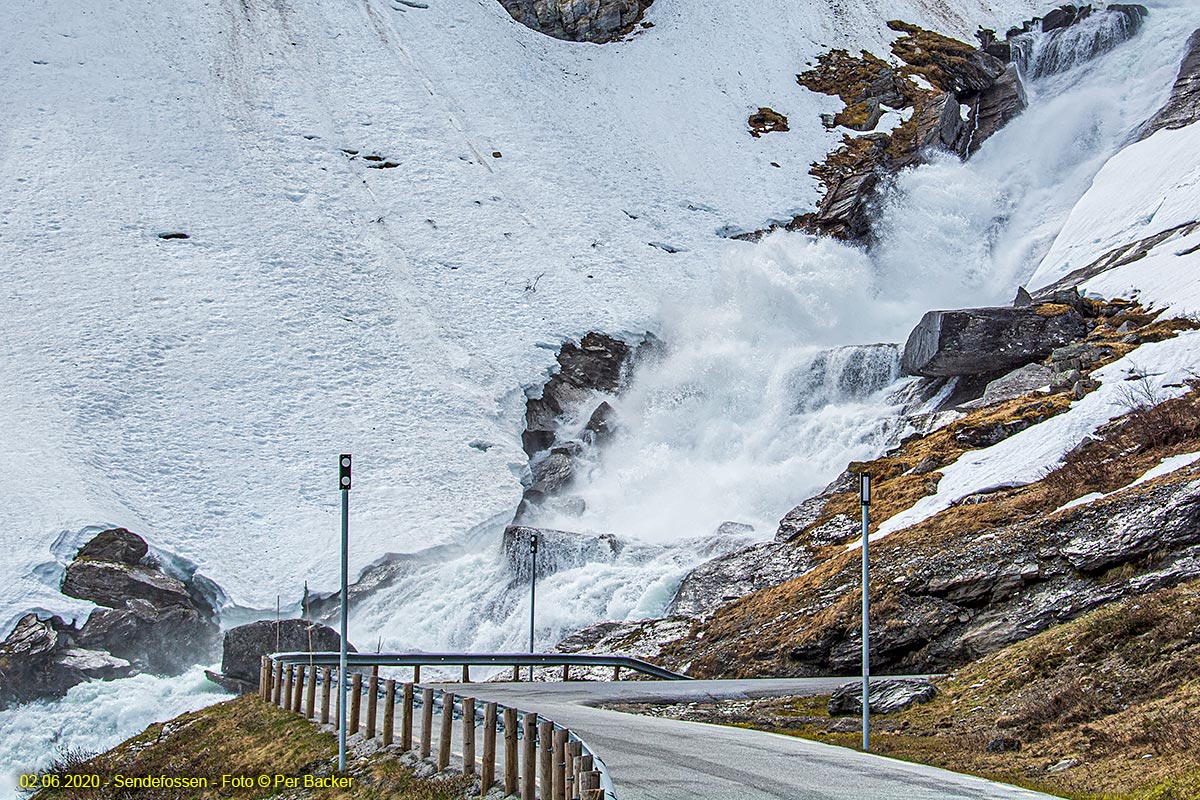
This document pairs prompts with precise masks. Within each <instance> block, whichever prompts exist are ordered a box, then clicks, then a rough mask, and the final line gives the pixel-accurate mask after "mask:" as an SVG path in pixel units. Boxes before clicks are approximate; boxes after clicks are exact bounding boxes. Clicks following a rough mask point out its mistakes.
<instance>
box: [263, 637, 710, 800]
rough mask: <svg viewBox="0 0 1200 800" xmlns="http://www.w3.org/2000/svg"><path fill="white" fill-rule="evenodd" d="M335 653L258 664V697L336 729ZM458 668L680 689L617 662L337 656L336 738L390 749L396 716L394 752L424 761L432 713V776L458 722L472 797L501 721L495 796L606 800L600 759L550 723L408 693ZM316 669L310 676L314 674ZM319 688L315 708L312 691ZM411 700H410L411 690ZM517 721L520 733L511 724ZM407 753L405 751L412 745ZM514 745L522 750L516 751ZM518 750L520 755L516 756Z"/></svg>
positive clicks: (490, 774)
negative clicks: (589, 671)
mask: <svg viewBox="0 0 1200 800" xmlns="http://www.w3.org/2000/svg"><path fill="white" fill-rule="evenodd" d="M338 658H339V654H338V653H305V652H296V653H275V654H273V655H270V656H263V659H262V666H261V671H260V674H259V696H260V697H262V698H263V700H264V701H266V702H269V703H272V704H274V705H276V706H279V707H280V708H284V709H286V710H289V711H293V712H295V713H298V714H302V715H303V716H305V717H306V718H308V719H313V720H319V721H320V723H321V724H329V723H330V722H331V721H332V722H333V724H334V725H335V726H336V725H337V720H338V719H339V718H340V712H337V713H334V714H333V715H331V714H330V702H331V699H332V697H331V695H332V694H333V693H331V691H330V689H331V686H333V685H335V683H336V681H337V677H336V674H337V669H336V668H337V665H338ZM425 665H429V666H434V665H437V666H444V665H461V666H462V668H463V682H464V683H469V682H470V667H471V666H512V667H513V674H514V677H515V676H516V675H517V674H518V670H519V668H520V667H524V666H558V665H562V667H563V679H564V680H568V679H569V667H571V666H591V667H596V666H599V667H612V668H613V672H614V678H616V679H619V677H620V670H621V669H630V670H633V671H635V672H640V673H642V674H645V675H649V676H651V677H655V678H660V679H663V680H688V678H687V676H684V675H680V674H678V673H675V672H671V671H670V670H666V669H663V668H662V667H658V666H655V665H654V664H651V663H649V662H646V661H642V660H640V659H636V658H630V657H627V656H597V655H583V654H569V653H534V654H530V653H483V654H480V653H470V654H465V653H351V654H348V655H347V668H348V669H347V673H348V674H347V675H346V676H344V678H343V679H345V680H347V681H348V702H349V708H348V709H347V712H348V713H347V720H346V733H347V734H348V735H354V734H356V733H358V732H359V730H360V729H361V730H363V735H364V736H365V738H367V739H372V738H374V737H375V736H376V734H377V733H379V734H380V735H381V738H382V743H383V746H384V747H387V746H390V745H392V744H393V742H394V740H395V733H396V731H395V712H396V707H397V705H398V706H399V707H400V748H401V750H404V751H409V750H419V753H420V756H421V757H422V758H429V757H430V754H431V752H432V748H433V728H434V717H435V713H436V714H437V716H438V718H439V719H440V725H439V730H438V750H437V761H436V764H437V768H438V769H439V770H443V769H445V768H446V767H447V766H448V765H449V762H450V750H451V746H452V744H453V736H454V721H455V720H456V719H457V720H461V721H462V725H461V727H462V734H461V738H462V751H463V773H464V774H466V775H474V774H475V767H476V762H477V761H478V762H479V767H480V771H479V775H480V786H481V794H486V792H487V790H488V789H489V788H491V787H492V785H494V784H495V783H496V782H497V781H496V764H497V758H496V756H497V753H496V735H497V729H498V723H499V722H500V721H501V720H502V721H503V733H504V775H503V781H502V786H503V788H504V791H505V794H508V795H513V796H517V795H519V796H520V797H521V798H522V800H537V799H538V798H541V800H616V797H617V794H616V790H615V788H614V786H613V782H612V778H611V776H610V775H609V773H608V769H607V767H606V766H605V764H604V761H603V759H601V758H600V756H599V755H598V754H597V753H596V752H595V751H594V750H593V749H592V748H591V747H589V746H588V744H587V743H586V742H585V741H583V739H581V738H580V737H579V736H578V735H577V734H575V733H574V732H572V731H570V730H568V729H566V728H565V727H563V726H561V725H558V724H556V723H554V722H553V721H552V720H548V719H544V718H542V719H539V717H538V715H537V714H536V713H534V712H531V711H521V710H519V709H516V708H510V707H506V706H503V705H501V704H498V703H493V702H487V703H484V704H483V707H482V708H477V707H476V703H475V698H473V697H456V696H455V694H454V693H453V692H450V691H446V690H442V689H437V688H434V687H429V686H418V684H419V683H420V668H421V667H422V666H425ZM381 666H382V667H412V668H413V672H414V675H413V680H412V681H411V682H404V683H400V684H399V689H400V692H399V699H397V685H398V684H397V681H396V680H395V679H392V678H388V679H385V680H383V681H381V680H380V677H379V668H380V667H381ZM364 667H370V668H371V672H370V674H369V676H367V686H366V687H365V688H366V692H365V694H366V697H367V709H366V720H365V725H363V724H362V723H363V720H362V699H363V695H364V692H363V689H364V686H363V677H364V673H363V672H361V671H351V670H353V669H354V668H358V669H361V668H364ZM318 668H320V673H319V675H318ZM318 686H320V687H321V692H320V705H319V706H318V705H317V703H318V699H317V687H318ZM418 688H419V689H420V690H421V692H420V695H419V696H418V695H417V691H416V690H417V689H418ZM381 699H382V700H383V721H382V722H383V724H382V727H380V726H378V725H377V723H378V721H379V701H380V700H381ZM417 708H419V709H420V711H421V724H420V728H419V730H420V740H419V742H416V743H414V738H413V733H414V728H415V724H414V722H415V711H416V709H417ZM518 715H520V722H521V724H520V725H518V724H517V722H518ZM480 727H482V729H483V753H482V757H481V758H479V759H477V758H476V756H475V752H476V750H475V744H476V729H477V728H480ZM414 744H415V746H414ZM522 745H523V746H522ZM518 750H520V753H521V755H519V756H518Z"/></svg>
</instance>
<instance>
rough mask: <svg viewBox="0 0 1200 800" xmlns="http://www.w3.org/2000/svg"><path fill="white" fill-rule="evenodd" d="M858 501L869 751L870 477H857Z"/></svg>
mask: <svg viewBox="0 0 1200 800" xmlns="http://www.w3.org/2000/svg"><path fill="white" fill-rule="evenodd" d="M858 499H859V502H860V503H861V505H862V748H863V751H864V752H866V751H869V750H870V749H871V630H870V626H869V622H870V616H871V598H870V592H869V591H868V590H867V575H868V567H867V564H868V560H867V545H868V538H867V527H868V523H869V516H870V515H869V509H870V507H871V476H870V475H868V474H867V473H865V472H863V473H861V474H860V475H859V485H858Z"/></svg>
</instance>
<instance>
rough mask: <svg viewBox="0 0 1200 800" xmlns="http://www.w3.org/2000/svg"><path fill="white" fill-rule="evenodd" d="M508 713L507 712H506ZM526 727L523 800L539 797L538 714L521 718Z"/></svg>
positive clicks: (522, 767)
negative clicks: (537, 782) (537, 783)
mask: <svg viewBox="0 0 1200 800" xmlns="http://www.w3.org/2000/svg"><path fill="white" fill-rule="evenodd" d="M505 713H507V712H505ZM521 724H522V725H523V726H524V727H525V746H524V749H523V757H522V759H521V776H522V778H523V779H524V780H522V782H521V800H536V797H537V785H536V779H537V714H534V713H531V712H529V711H526V712H525V713H524V714H523V715H522V717H521Z"/></svg>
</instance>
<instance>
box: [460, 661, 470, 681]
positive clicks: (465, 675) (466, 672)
mask: <svg viewBox="0 0 1200 800" xmlns="http://www.w3.org/2000/svg"><path fill="white" fill-rule="evenodd" d="M462 682H463V683H470V682H471V667H470V665H468V664H463V665H462Z"/></svg>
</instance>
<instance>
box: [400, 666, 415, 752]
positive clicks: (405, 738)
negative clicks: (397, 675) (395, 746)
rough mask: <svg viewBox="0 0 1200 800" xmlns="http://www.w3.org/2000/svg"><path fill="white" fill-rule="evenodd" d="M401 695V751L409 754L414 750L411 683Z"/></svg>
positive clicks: (406, 685)
mask: <svg viewBox="0 0 1200 800" xmlns="http://www.w3.org/2000/svg"><path fill="white" fill-rule="evenodd" d="M401 695H402V700H401V708H400V749H401V750H403V751H404V752H406V753H407V752H408V751H409V750H412V728H413V685H412V684H411V683H406V684H404V691H403V692H402V693H401Z"/></svg>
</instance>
